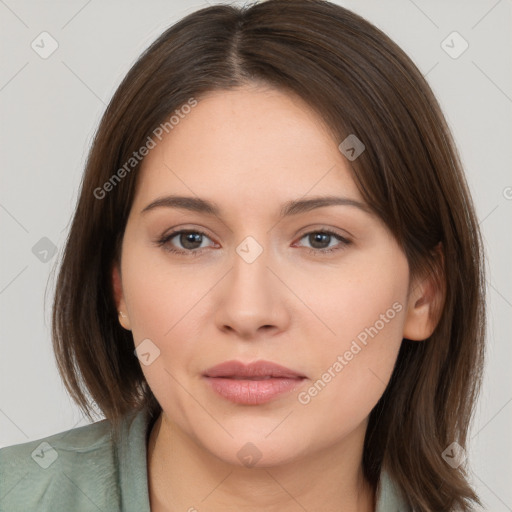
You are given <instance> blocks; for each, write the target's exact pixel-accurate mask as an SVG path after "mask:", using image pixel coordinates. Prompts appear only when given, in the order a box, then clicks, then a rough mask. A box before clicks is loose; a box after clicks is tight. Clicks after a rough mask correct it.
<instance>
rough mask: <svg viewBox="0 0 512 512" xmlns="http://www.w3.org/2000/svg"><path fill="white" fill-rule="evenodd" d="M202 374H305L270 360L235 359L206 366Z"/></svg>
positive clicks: (295, 375)
mask: <svg viewBox="0 0 512 512" xmlns="http://www.w3.org/2000/svg"><path fill="white" fill-rule="evenodd" d="M203 375H205V376H206V377H281V378H291V379H296V378H305V375H302V374H301V373H299V372H296V371H294V370H291V369H290V368H286V367H285V366H281V365H280V364H277V363H273V362H272V361H255V362H253V363H249V364H245V363H242V362H241V361H236V360H232V361H225V362H223V363H220V364H217V365H215V366H212V367H211V368H208V370H206V371H205V372H204V374H203Z"/></svg>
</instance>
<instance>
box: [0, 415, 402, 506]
mask: <svg viewBox="0 0 512 512" xmlns="http://www.w3.org/2000/svg"><path fill="white" fill-rule="evenodd" d="M152 424H153V422H151V421H150V417H149V415H148V414H147V411H146V410H143V411H139V412H136V413H133V414H131V415H129V416H126V417H125V418H124V420H123V423H122V427H121V436H120V438H119V441H118V442H117V443H114V442H113V440H112V439H111V436H110V429H109V422H108V420H102V421H98V422H96V423H92V424H90V425H86V426H84V427H79V428H74V429H70V430H67V431H65V432H61V433H59V434H54V435H52V436H49V437H46V438H43V439H38V440H36V441H29V442H26V443H22V444H18V445H14V446H8V447H4V448H2V449H0V511H1V512H31V511H38V512H60V511H65V512H68V511H69V512H111V511H112V512H114V511H115V512H119V511H125V512H128V511H133V512H150V506H149V494H148V481H147V454H146V449H147V442H148V437H149V433H150V430H151V426H152ZM409 510H410V509H409V508H407V507H406V506H405V505H404V503H403V502H402V500H401V498H400V495H399V493H398V492H397V489H396V488H395V486H394V485H393V483H392V482H391V480H390V479H389V477H388V475H387V474H386V473H385V472H384V471H383V472H381V477H380V482H379V487H378V490H377V508H376V511H375V512H406V511H409Z"/></svg>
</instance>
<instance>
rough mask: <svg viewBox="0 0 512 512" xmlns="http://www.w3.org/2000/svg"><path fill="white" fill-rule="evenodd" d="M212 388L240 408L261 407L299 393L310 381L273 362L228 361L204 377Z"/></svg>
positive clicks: (213, 368)
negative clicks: (292, 393)
mask: <svg viewBox="0 0 512 512" xmlns="http://www.w3.org/2000/svg"><path fill="white" fill-rule="evenodd" d="M203 378H204V379H205V380H206V382H207V383H208V384H209V386H210V388H211V389H212V390H213V391H214V392H216V393H217V394H218V395H220V396H221V397H222V398H224V399H226V400H229V401H230V402H233V403H236V404H244V405H260V404H263V403H266V402H269V401H270V400H273V399H275V398H277V397H278V396H281V395H283V394H285V393H287V392H288V393H289V392H291V391H293V390H294V389H296V388H297V387H298V386H299V385H300V384H301V383H302V382H303V381H305V380H307V377H306V376H305V375H303V374H301V373H299V372H296V371H294V370H291V369H290V368H286V367H284V366H281V365H278V364H276V363H272V362H269V361H257V362H255V363H252V364H248V365H245V364H243V363H241V362H240V361H226V362H225V363H221V364H220V365H217V366H214V367H212V368H210V369H208V370H207V371H206V372H204V373H203Z"/></svg>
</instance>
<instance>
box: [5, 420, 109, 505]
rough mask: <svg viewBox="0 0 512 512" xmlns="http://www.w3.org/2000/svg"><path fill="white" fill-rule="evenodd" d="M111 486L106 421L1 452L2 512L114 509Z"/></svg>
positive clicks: (11, 447) (107, 425) (107, 424)
mask: <svg viewBox="0 0 512 512" xmlns="http://www.w3.org/2000/svg"><path fill="white" fill-rule="evenodd" d="M116 484H117V482H116V472H115V453H114V446H113V442H112V433H111V428H110V422H109V421H107V420H102V421H99V422H96V423H92V424H90V425H86V426H83V427H79V428H74V429H70V430H67V431H64V432H60V433H58V434H54V435H51V436H49V437H46V438H41V439H37V440H35V441H29V442H26V443H22V444H17V445H13V446H8V447H4V448H2V449H0V511H2V512H3V511H15V510H24V511H30V510H40V511H46V510H56V507H57V508H58V509H60V510H77V511H81V510H84V511H85V510H98V509H99V510H103V511H105V512H107V511H109V510H119V507H118V501H119V497H118V492H117V488H116ZM100 490H101V492H98V491H100Z"/></svg>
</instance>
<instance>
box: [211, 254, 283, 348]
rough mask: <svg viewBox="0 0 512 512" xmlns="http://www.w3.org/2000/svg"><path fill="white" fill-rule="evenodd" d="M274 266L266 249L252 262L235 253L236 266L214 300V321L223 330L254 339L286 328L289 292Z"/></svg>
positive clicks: (223, 282) (225, 279)
mask: <svg viewBox="0 0 512 512" xmlns="http://www.w3.org/2000/svg"><path fill="white" fill-rule="evenodd" d="M249 261H250V260H249ZM271 266H272V263H271V262H270V257H269V254H268V252H267V251H266V250H263V252H262V253H261V254H260V255H259V256H258V257H257V258H256V259H255V260H254V261H252V262H250V263H249V262H248V261H247V260H246V259H244V258H243V257H242V256H240V255H239V254H238V253H235V255H234V257H233V266H232V268H231V270H230V272H228V274H227V276H226V277H225V278H224V279H223V280H222V283H221V286H219V287H218V288H217V294H216V297H215V307H216V315H215V318H216V323H217V327H218V328H219V329H220V330H222V331H224V332H231V333H235V334H236V335H237V336H238V337H239V338H243V339H255V338H257V337H259V336H262V337H266V338H267V337H268V336H270V335H275V334H277V333H278V332H282V331H283V330H285V329H286V328H287V326H288V324H289V322H290V314H289V312H290V307H289V303H288V301H289V300H290V297H289V292H288V293H287V288H286V286H285V285H284V284H283V283H282V281H281V280H280V279H279V277H278V275H277V274H278V272H276V271H275V270H274V269H273V268H270V267H271Z"/></svg>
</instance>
